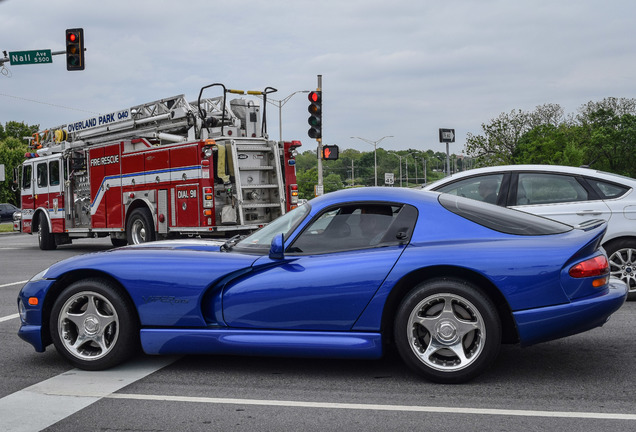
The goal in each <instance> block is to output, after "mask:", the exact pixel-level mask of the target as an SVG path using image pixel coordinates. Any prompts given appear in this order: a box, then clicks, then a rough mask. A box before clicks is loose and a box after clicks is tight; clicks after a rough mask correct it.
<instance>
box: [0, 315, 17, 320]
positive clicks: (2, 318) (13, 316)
mask: <svg viewBox="0 0 636 432" xmlns="http://www.w3.org/2000/svg"><path fill="white" fill-rule="evenodd" d="M19 316H20V315H19V314H13V315H7V316H4V317H0V322H5V321H10V320H12V319H16V318H18V317H19Z"/></svg>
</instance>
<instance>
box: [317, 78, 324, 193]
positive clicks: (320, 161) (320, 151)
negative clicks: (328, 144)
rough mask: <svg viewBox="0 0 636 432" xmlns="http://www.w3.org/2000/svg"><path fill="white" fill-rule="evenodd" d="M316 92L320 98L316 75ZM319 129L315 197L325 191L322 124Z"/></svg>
mask: <svg viewBox="0 0 636 432" xmlns="http://www.w3.org/2000/svg"><path fill="white" fill-rule="evenodd" d="M316 91H319V92H320V94H321V97H322V75H318V88H317V89H316ZM321 103H322V101H321ZM321 120H322V113H321ZM320 128H321V135H320V138H318V139H317V140H316V141H318V188H317V189H318V190H317V191H316V195H322V194H323V193H324V191H325V188H324V185H323V178H322V123H321V125H320Z"/></svg>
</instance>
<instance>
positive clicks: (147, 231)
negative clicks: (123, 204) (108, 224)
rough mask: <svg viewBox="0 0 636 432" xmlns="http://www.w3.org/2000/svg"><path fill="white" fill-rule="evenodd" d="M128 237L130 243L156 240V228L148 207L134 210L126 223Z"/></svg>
mask: <svg viewBox="0 0 636 432" xmlns="http://www.w3.org/2000/svg"><path fill="white" fill-rule="evenodd" d="M126 237H127V238H128V244H131V245H135V244H140V243H147V242H151V241H154V240H155V229H154V227H153V224H152V216H151V215H150V212H149V211H148V209H145V208H138V209H135V210H133V212H132V213H131V214H130V218H129V219H128V223H127V224H126Z"/></svg>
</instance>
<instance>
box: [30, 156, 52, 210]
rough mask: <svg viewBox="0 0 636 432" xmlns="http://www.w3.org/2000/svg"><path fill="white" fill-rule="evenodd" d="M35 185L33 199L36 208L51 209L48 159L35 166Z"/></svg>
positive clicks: (38, 162)
mask: <svg viewBox="0 0 636 432" xmlns="http://www.w3.org/2000/svg"><path fill="white" fill-rule="evenodd" d="M34 171H35V184H34V185H33V198H34V205H35V208H45V209H48V208H49V162H48V160H46V159H42V160H39V161H37V162H36V163H35V164H34Z"/></svg>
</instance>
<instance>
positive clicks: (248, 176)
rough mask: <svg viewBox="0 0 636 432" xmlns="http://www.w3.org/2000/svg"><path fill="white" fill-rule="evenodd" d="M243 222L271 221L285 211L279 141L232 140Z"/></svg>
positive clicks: (237, 193)
mask: <svg viewBox="0 0 636 432" xmlns="http://www.w3.org/2000/svg"><path fill="white" fill-rule="evenodd" d="M230 146H231V154H232V161H233V163H234V171H235V180H236V182H235V185H236V186H235V188H236V196H237V203H236V205H237V206H238V209H237V210H238V215H239V223H240V224H241V225H245V224H253V223H263V222H264V223H267V222H271V221H272V220H273V219H274V218H276V217H278V216H280V215H282V214H284V213H285V199H284V197H285V190H284V188H283V182H282V170H281V166H280V153H279V147H278V144H277V143H276V142H275V141H265V142H263V141H262V140H258V141H253V140H250V139H235V140H231V141H230Z"/></svg>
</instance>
